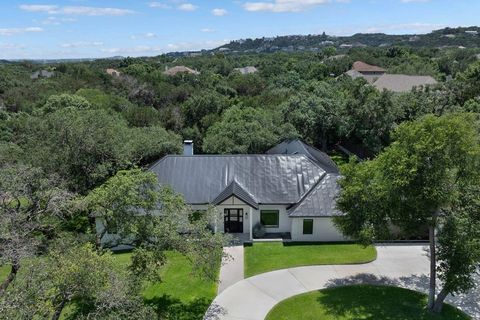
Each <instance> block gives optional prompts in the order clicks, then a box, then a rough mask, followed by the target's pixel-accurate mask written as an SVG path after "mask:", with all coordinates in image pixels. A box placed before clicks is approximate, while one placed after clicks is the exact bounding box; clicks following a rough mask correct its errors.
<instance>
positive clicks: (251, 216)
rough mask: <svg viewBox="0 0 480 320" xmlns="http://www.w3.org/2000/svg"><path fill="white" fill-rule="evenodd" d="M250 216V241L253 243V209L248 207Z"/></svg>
mask: <svg viewBox="0 0 480 320" xmlns="http://www.w3.org/2000/svg"><path fill="white" fill-rule="evenodd" d="M248 215H249V216H250V217H249V219H248V224H249V225H250V241H253V232H252V229H253V228H252V224H253V223H252V220H253V210H252V207H248Z"/></svg>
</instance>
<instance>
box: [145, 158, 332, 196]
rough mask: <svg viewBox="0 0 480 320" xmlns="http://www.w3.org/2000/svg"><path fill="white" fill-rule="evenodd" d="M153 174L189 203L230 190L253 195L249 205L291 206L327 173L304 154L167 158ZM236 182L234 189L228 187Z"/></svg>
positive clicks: (155, 167) (156, 164)
mask: <svg viewBox="0 0 480 320" xmlns="http://www.w3.org/2000/svg"><path fill="white" fill-rule="evenodd" d="M150 171H152V172H154V173H155V174H156V175H157V177H158V180H159V183H160V184H161V185H170V186H171V187H172V188H173V189H174V190H175V191H176V192H178V193H181V194H182V195H183V196H184V198H185V201H186V202H187V203H189V204H207V203H213V202H214V200H217V201H218V199H219V198H221V197H220V194H221V193H223V192H225V194H228V193H229V192H230V191H231V192H233V193H235V192H236V195H239V194H241V193H242V192H244V193H245V194H248V195H250V196H251V198H252V199H248V201H249V202H252V201H255V202H256V203H258V204H285V205H291V204H295V203H297V202H298V201H299V200H300V199H302V197H303V196H304V195H305V194H306V193H307V192H308V191H309V190H310V189H311V188H312V187H314V186H315V185H316V184H317V183H318V182H319V181H320V179H321V178H322V177H323V176H324V174H325V173H326V171H325V170H324V169H323V168H322V167H321V166H320V165H319V164H318V163H317V162H315V161H313V160H311V159H310V158H309V157H307V156H306V155H303V154H297V155H279V154H277V155H211V156H208V155H203V156H202V155H194V156H166V157H164V158H163V159H161V160H160V161H158V162H157V163H155V164H154V165H153V166H152V167H151V168H150ZM234 181H235V184H233V185H232V186H231V187H230V188H231V189H229V188H227V187H229V185H231V184H232V182H234ZM242 200H244V201H245V202H247V199H246V198H245V199H242ZM250 200H252V201H250Z"/></svg>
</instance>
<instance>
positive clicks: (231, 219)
mask: <svg viewBox="0 0 480 320" xmlns="http://www.w3.org/2000/svg"><path fill="white" fill-rule="evenodd" d="M223 221H224V223H225V224H224V227H225V232H227V233H243V209H225V211H224V216H223Z"/></svg>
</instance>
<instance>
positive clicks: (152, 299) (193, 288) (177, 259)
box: [0, 252, 220, 320]
mask: <svg viewBox="0 0 480 320" xmlns="http://www.w3.org/2000/svg"><path fill="white" fill-rule="evenodd" d="M113 257H114V259H115V260H116V262H117V263H118V266H119V267H120V268H126V267H127V266H128V264H129V263H130V259H131V254H130V253H121V254H115V255H113ZM218 267H219V268H220V261H219V262H218ZM9 271H10V269H9V266H2V267H0V282H1V281H3V279H5V278H6V277H7V275H8V273H9ZM160 275H161V279H162V281H161V282H159V283H147V285H146V287H145V290H144V291H143V296H144V298H145V303H148V304H150V305H152V306H153V307H154V308H155V310H156V311H157V313H158V314H159V317H160V318H162V319H168V320H194V319H203V315H204V314H205V312H206V310H207V308H208V306H209V305H210V303H211V302H212V300H213V299H214V298H215V295H216V293H217V283H216V282H215V281H212V280H206V279H203V278H200V277H198V276H195V275H193V274H192V265H191V264H190V262H189V261H188V260H187V259H186V258H185V257H184V256H182V255H181V254H179V253H176V252H167V262H166V264H165V265H164V266H162V267H161V268H160ZM76 311H77V309H76V306H75V304H74V303H73V304H68V305H67V306H66V307H65V310H64V312H63V313H62V317H61V318H62V319H69V318H70V316H71V315H73V314H75V312H76Z"/></svg>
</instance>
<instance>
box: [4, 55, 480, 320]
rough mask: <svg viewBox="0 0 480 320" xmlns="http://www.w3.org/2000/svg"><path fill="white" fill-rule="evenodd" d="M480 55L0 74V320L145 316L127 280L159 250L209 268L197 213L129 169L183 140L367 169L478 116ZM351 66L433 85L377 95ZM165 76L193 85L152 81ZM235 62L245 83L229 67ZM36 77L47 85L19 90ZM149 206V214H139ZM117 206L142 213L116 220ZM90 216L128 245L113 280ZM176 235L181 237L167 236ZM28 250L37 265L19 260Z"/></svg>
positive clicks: (31, 67)
mask: <svg viewBox="0 0 480 320" xmlns="http://www.w3.org/2000/svg"><path fill="white" fill-rule="evenodd" d="M479 52H480V51H479V50H478V49H452V48H450V49H438V48H430V47H428V48H418V49H414V48H406V47H386V48H353V49H350V50H349V51H348V52H347V54H346V55H344V56H341V57H333V56H335V54H336V51H335V49H334V48H327V49H325V50H323V51H321V52H317V53H272V54H238V55H233V54H229V55H224V54H221V53H217V54H204V55H201V56H196V57H182V58H173V57H169V56H166V55H162V56H158V57H151V58H125V59H121V60H108V59H106V60H95V61H92V62H77V63H56V64H49V65H44V64H36V63H32V62H28V61H25V62H15V63H6V64H0V210H1V217H0V244H1V249H0V266H2V265H8V266H10V269H9V274H8V277H7V279H6V280H5V281H3V283H2V282H1V281H0V318H2V315H7V318H8V315H12V314H17V315H18V314H19V313H18V312H22V316H21V317H20V318H25V319H26V318H31V315H36V316H38V317H39V318H43V317H50V318H53V319H58V318H59V317H60V314H61V313H62V310H63V309H64V307H65V305H66V304H68V303H69V302H71V301H76V302H77V303H79V304H82V305H83V306H84V308H83V309H82V313H81V314H80V315H78V317H79V318H82V317H84V318H85V319H87V318H88V319H89V318H92V317H94V318H95V317H96V318H105V319H115V318H121V317H122V315H125V314H129V315H131V314H132V310H136V311H135V312H134V314H135V315H136V318H137V319H150V318H151V316H152V314H153V313H154V311H155V310H152V308H150V307H148V306H146V305H144V304H142V303H141V300H140V294H139V292H140V290H141V289H140V287H141V281H140V280H139V279H140V278H141V277H144V278H146V277H154V276H155V272H154V271H152V268H153V267H156V266H158V265H161V264H162V262H163V261H164V255H163V253H164V251H165V250H170V249H175V250H178V251H179V252H182V253H184V254H185V255H186V256H188V257H189V258H190V259H191V260H192V261H193V262H194V265H195V266H196V270H197V271H198V273H199V274H203V275H204V276H207V277H208V276H210V277H212V276H215V275H212V270H213V269H214V267H215V266H212V265H211V261H217V260H218V255H219V254H220V255H221V253H219V251H218V250H213V249H212V248H216V249H219V248H220V247H221V245H222V243H224V241H225V239H224V238H223V237H222V236H221V235H214V234H211V233H210V232H208V231H206V230H207V229H206V225H207V224H208V221H207V220H206V218H205V219H200V220H198V221H197V220H195V221H190V220H189V219H184V218H183V219H181V218H179V217H185V216H188V215H189V214H188V212H189V209H188V207H187V206H186V205H185V204H184V203H183V200H182V199H181V197H179V196H178V195H176V194H174V193H172V192H171V190H167V189H164V190H158V186H157V184H156V183H155V177H154V176H153V177H152V175H150V174H148V173H146V172H145V171H142V170H141V168H145V167H147V166H148V165H150V164H151V163H153V162H154V161H156V160H158V159H159V158H161V157H163V156H165V155H167V154H175V153H180V152H181V147H182V140H183V139H191V140H194V142H195V153H206V154H217V153H220V154H231V153H263V152H265V151H266V150H267V149H269V148H270V147H272V146H274V145H275V144H277V143H279V142H280V141H282V140H283V139H286V138H293V137H299V138H301V139H303V140H304V141H306V142H307V143H309V144H311V145H314V146H316V147H318V148H320V149H322V150H324V151H326V152H328V153H330V154H332V155H337V154H338V151H337V146H338V145H341V144H344V143H348V144H350V145H355V146H359V147H361V148H362V150H364V151H365V154H366V155H367V156H368V157H370V158H375V156H376V155H378V154H380V153H381V152H382V151H384V150H385V149H386V148H388V147H389V146H390V144H391V139H392V136H391V133H392V131H393V130H395V129H396V128H397V127H398V126H401V125H402V123H409V122H410V121H413V120H417V119H421V118H423V117H424V116H426V115H434V116H442V115H449V114H456V113H473V114H475V113H479V112H480V60H478V54H479ZM357 60H361V61H364V62H367V63H370V64H375V65H379V66H381V67H383V68H385V69H387V70H388V71H389V72H390V73H406V74H422V75H432V76H433V77H435V78H436V79H437V80H438V81H439V84H438V85H435V86H434V87H429V88H428V89H426V90H413V91H411V92H408V93H402V94H393V93H391V92H387V91H384V92H379V91H378V90H377V89H375V88H374V87H373V86H370V85H368V84H367V82H366V81H365V80H363V79H356V80H352V79H351V78H350V77H348V76H345V75H343V73H344V72H346V71H347V70H349V69H350V68H351V66H352V63H353V62H354V61H357ZM176 65H185V66H187V67H190V68H193V69H195V70H198V71H199V72H200V74H199V75H192V74H186V73H184V74H178V75H175V76H167V75H165V74H164V73H163V72H164V71H165V68H166V67H172V66H176ZM244 66H255V67H257V68H258V70H259V72H258V73H255V74H248V75H242V74H240V73H239V72H237V71H235V70H234V69H235V68H238V67H244ZM107 68H114V69H116V70H118V71H119V72H120V73H121V74H120V76H111V75H108V74H107V73H106V69H107ZM40 69H47V70H51V71H54V72H55V75H54V76H53V77H51V78H40V79H31V78H30V75H31V74H32V73H33V72H34V71H37V70H40ZM337 158H338V157H337ZM346 160H347V159H346V158H345V157H344V159H343V161H346ZM158 201H161V202H162V203H163V204H164V212H165V215H164V217H163V218H162V219H159V218H158V217H157V216H156V215H154V214H153V211H154V210H155V205H156V204H157V203H158ZM345 206H346V207H347V205H345ZM132 207H135V208H142V209H144V210H145V212H147V213H149V214H146V215H145V217H146V218H145V219H131V217H132ZM112 208H116V210H112ZM98 212H101V213H102V214H103V215H104V216H106V217H109V219H111V221H113V222H112V223H115V224H117V225H121V226H122V230H120V232H123V233H125V234H132V233H133V234H135V235H136V239H138V240H136V241H137V243H136V245H137V247H138V248H139V249H137V250H135V254H134V256H133V259H132V266H131V268H130V269H129V271H128V272H127V273H128V274H122V273H121V272H113V271H112V270H113V269H114V268H113V267H112V261H111V259H110V256H109V254H108V253H104V252H103V251H102V248H100V247H99V246H98V241H97V240H98V239H96V237H95V223H94V217H95V213H98ZM186 212H187V213H186ZM150 213H151V214H150ZM179 224H182V228H183V229H185V230H186V231H185V232H183V233H182V234H178V233H176V232H172V230H177V228H178V227H179ZM152 235H155V239H156V240H155V243H151V242H152V241H151V239H152V237H151V236H152ZM186 239H193V240H195V241H185V240H186ZM209 249H212V250H209ZM39 255H41V256H44V257H45V259H40V260H35V261H33V260H32V259H31V258H32V257H34V256H39ZM25 261H29V262H25ZM30 261H32V262H30ZM73 262H76V263H77V264H79V265H81V266H82V268H81V270H76V269H75V268H73V267H72V265H74V264H75V263H73ZM22 269H24V271H23V274H24V276H22V277H20V278H19V277H17V274H18V273H19V272H20V270H22ZM35 270H42V272H34V271H35ZM85 270H88V271H89V272H87V271H85ZM51 274H55V277H51V276H49V275H51ZM133 275H135V276H133ZM127 279H128V280H127ZM32 283H35V284H37V285H36V286H32V285H31V284H32ZM79 283H82V285H81V286H79V285H78V284H79ZM12 284H15V286H13V285H12Z"/></svg>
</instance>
